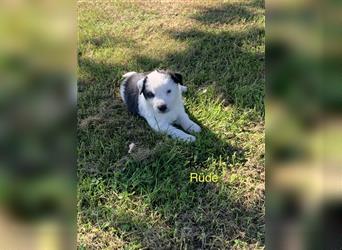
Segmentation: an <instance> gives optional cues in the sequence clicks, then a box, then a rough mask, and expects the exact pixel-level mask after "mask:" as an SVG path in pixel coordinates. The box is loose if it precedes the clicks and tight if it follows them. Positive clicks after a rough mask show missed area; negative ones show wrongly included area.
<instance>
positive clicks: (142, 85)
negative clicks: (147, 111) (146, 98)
mask: <svg viewBox="0 0 342 250" xmlns="http://www.w3.org/2000/svg"><path fill="white" fill-rule="evenodd" d="M146 81H147V76H145V77H144V78H143V79H140V80H139V81H138V82H137V86H138V89H139V94H141V93H142V92H144V90H145V84H146Z"/></svg>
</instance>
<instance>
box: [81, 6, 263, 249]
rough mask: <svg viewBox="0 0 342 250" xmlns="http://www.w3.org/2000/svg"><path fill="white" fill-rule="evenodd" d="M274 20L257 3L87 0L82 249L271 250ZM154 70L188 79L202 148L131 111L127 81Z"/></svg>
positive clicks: (83, 45) (83, 13) (84, 18)
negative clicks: (268, 135) (268, 24)
mask: <svg viewBox="0 0 342 250" xmlns="http://www.w3.org/2000/svg"><path fill="white" fill-rule="evenodd" d="M264 25H265V17H264V6H263V2H262V1H255V0H251V1H243V0H236V1H180V0H179V1H159V2H157V1H138V0H137V1H124V0H122V1H115V0H112V1H106V0H103V1H94V0H80V1H78V27H79V32H78V41H79V43H78V65H79V67H78V77H79V81H78V131H77V134H78V183H79V185H78V219H77V220H78V247H79V248H80V249H263V248H264V245H265V235H264V234H265V223H264V217H265V209H264V202H265V199H264V198H265V197H264V196H265V187H264V182H265V174H264V151H265V145H264V143H265V137H264V101H263V100H264V83H265V78H264V73H265V65H264V52H265V32H264ZM154 68H164V69H172V70H175V71H178V72H181V73H182V75H183V79H184V82H185V85H186V86H188V92H187V93H185V106H186V109H187V111H188V113H189V114H190V116H191V118H192V119H194V120H195V121H196V122H198V123H199V124H200V125H201V127H202V128H203V131H202V132H201V133H200V134H199V135H198V136H197V140H196V142H195V143H192V144H187V143H184V142H180V141H176V140H172V139H170V138H169V137H167V136H165V135H161V134H156V133H154V132H153V131H152V130H151V129H150V128H149V127H148V125H147V124H146V122H145V121H144V120H143V119H140V118H137V117H134V116H132V115H131V114H129V113H128V112H127V110H126V108H125V106H124V105H123V103H122V101H121V99H120V97H119V91H118V89H119V84H120V80H121V76H122V75H123V74H124V73H125V72H128V71H150V70H152V69H154ZM131 143H134V144H135V145H136V146H135V148H134V149H133V151H132V152H131V153H128V149H129V145H130V144H131ZM192 172H195V173H205V174H209V173H211V174H217V175H219V176H220V180H219V181H218V182H216V183H194V182H192V183H191V182H190V181H189V176H190V173H192Z"/></svg>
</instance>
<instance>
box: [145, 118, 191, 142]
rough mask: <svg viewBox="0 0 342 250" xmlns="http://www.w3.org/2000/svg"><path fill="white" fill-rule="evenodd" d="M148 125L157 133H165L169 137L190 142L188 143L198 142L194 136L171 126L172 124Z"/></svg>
mask: <svg viewBox="0 0 342 250" xmlns="http://www.w3.org/2000/svg"><path fill="white" fill-rule="evenodd" d="M148 124H149V125H150V126H151V128H152V129H154V130H155V131H157V132H162V133H165V134H167V135H169V136H171V137H172V138H175V139H180V140H183V141H188V142H194V141H195V140H196V137H195V136H193V135H189V134H187V133H185V132H184V131H182V130H180V129H178V128H176V127H174V126H172V125H170V124H163V123H162V124H161V123H159V124H158V123H157V122H149V121H148Z"/></svg>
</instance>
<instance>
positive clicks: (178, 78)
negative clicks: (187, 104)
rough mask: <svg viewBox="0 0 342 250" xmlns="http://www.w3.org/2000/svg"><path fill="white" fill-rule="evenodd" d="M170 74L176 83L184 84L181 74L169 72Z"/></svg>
mask: <svg viewBox="0 0 342 250" xmlns="http://www.w3.org/2000/svg"><path fill="white" fill-rule="evenodd" d="M169 74H170V76H171V79H172V80H173V81H174V82H175V83H179V84H183V76H182V75H181V74H179V73H175V72H169Z"/></svg>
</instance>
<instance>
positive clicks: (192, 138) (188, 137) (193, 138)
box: [181, 135, 196, 142]
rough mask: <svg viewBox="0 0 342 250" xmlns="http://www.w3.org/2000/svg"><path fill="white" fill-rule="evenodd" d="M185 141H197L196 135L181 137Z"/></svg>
mask: <svg viewBox="0 0 342 250" xmlns="http://www.w3.org/2000/svg"><path fill="white" fill-rule="evenodd" d="M181 139H182V140H183V141H186V142H194V141H196V137H195V136H193V135H186V136H184V137H182V138H181Z"/></svg>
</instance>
